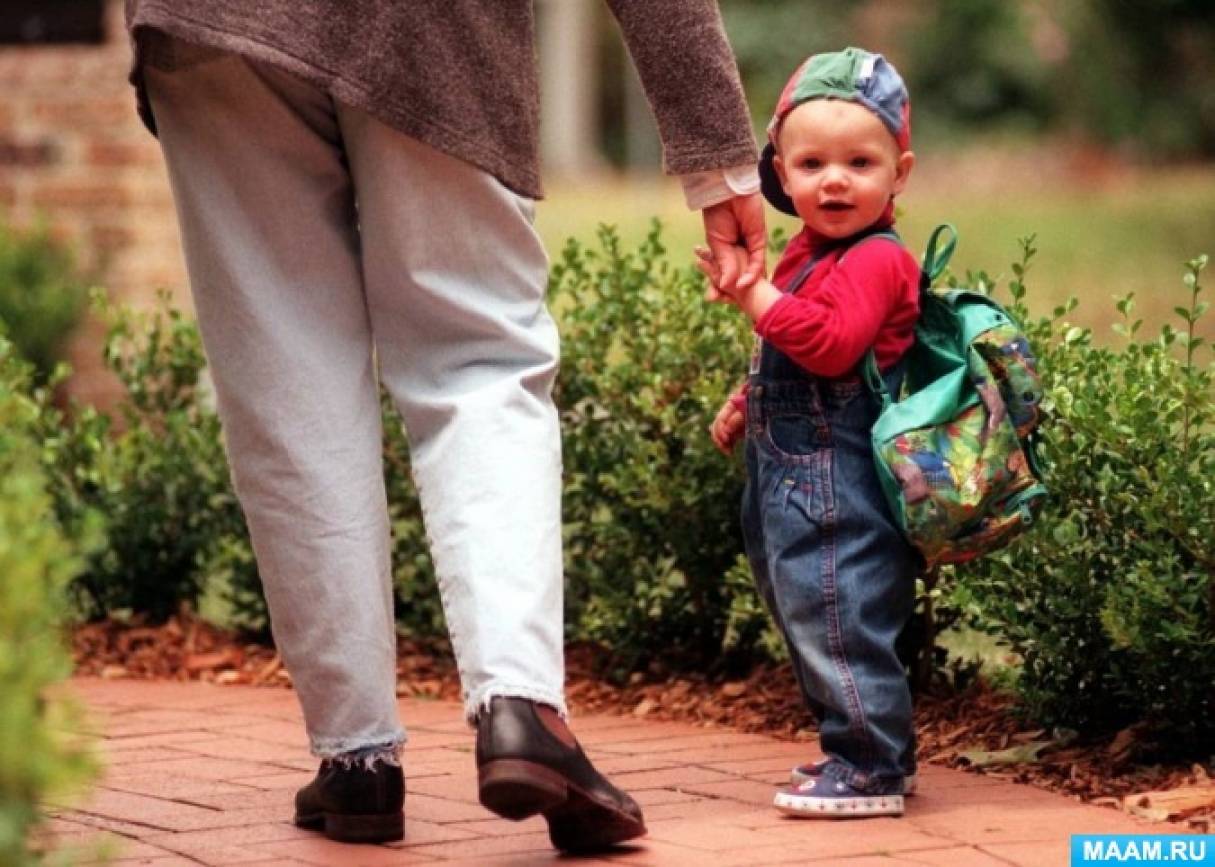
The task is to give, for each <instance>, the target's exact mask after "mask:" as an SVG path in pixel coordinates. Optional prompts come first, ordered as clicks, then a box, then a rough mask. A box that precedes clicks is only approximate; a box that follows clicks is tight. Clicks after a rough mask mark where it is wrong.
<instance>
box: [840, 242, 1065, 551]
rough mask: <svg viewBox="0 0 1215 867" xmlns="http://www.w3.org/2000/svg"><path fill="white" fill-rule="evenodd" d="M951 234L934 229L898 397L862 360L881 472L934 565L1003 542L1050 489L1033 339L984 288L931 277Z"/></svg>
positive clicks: (912, 537) (896, 507)
mask: <svg viewBox="0 0 1215 867" xmlns="http://www.w3.org/2000/svg"><path fill="white" fill-rule="evenodd" d="M946 231H948V232H949V233H950V237H949V240H948V242H947V244H946V245H945V246H944V248H943V249H942V250H941V251H940V252H939V253H938V252H937V244H938V241H939V239H940V237H941V235H942V234H943V233H944V232H946ZM956 242H957V233H956V232H955V231H954V229H953V227H952V226H939V227H938V228H937V229H936V231H934V232H933V234H932V237H931V238H930V240H929V243H928V251H927V253H925V256H924V263H923V269H922V277H921V286H920V319H919V321H918V322H917V324H916V333H915V338H916V339H915V343H914V345H913V346H912V348H911V349H909V350H908V352H907V355H906V362H905V368H906V374H905V375H904V378H903V386H902V389H901V390H900V394H899V395H898V397H897V398H895V397H892V396H891V395H890V394H889V392H888V391H887V389H886V386H885V384H884V383H883V381H882V378H881V376H880V375H879V373H878V370H877V364H876V361H875V360H874V357H873V353H872V351H871V352H870V353H869V354H868V355H867V356H866V358H865V361H864V363H863V366H862V370H863V373H864V378H865V381H866V382H867V383H868V385H869V387H870V389H872V390H873V392H874V393H875V394H877V395H878V396H879V397H880V398H881V400H882V411H881V414H880V415H879V416H878V419H877V422H876V423H875V424H874V427H873V433H872V438H873V451H874V462H875V463H876V465H877V470H878V477H879V479H880V480H881V483H882V488H883V490H884V491H885V493H886V499H887V500H888V502H889V503H890V508H891V511H892V512H893V513H894V516H895V519H896V522H897V523H898V525H899V526H900V528H901V529H902V530H903V533H904V535H905V536H906V537H907V539H908V541H909V542H910V543H911V544H912V545H913V546H914V547H915V548H916V549H917V550H918V551H919V552H920V553H921V554H922V555H923V557H924V561H925V565H926V567H927V568H929V569H931V568H934V567H936V566H938V565H943V564H948V563H964V562H966V561H967V560H972V559H974V558H975V557H979V556H981V555H983V554H986V553H988V552H989V551H992V550H994V549H996V548H999V547H1001V546H1003V545H1005V544H1007V543H1008V542H1009V541H1011V540H1012V539H1013V538H1014V537H1015V536H1017V535H1018V534H1019V533H1021V532H1022V531H1023V530H1024V529H1025V528H1026V527H1028V526H1029V525H1030V524H1031V523H1032V522H1033V519H1034V516H1035V514H1036V513H1037V512H1038V511H1039V509H1040V508H1041V506H1042V504H1043V501H1044V499H1045V497H1046V488H1045V486H1044V485H1043V484H1042V480H1041V473H1040V470H1039V463H1038V460H1037V455H1036V449H1037V443H1036V432H1037V429H1038V425H1039V423H1040V421H1041V411H1040V402H1041V400H1042V382H1041V379H1040V377H1039V375H1038V371H1037V366H1036V361H1035V359H1034V355H1033V352H1032V351H1031V350H1030V347H1029V342H1028V341H1027V340H1026V339H1025V335H1024V334H1023V333H1022V332H1021V329H1020V328H1019V327H1018V325H1017V324H1016V323H1015V322H1014V321H1013V319H1012V317H1011V316H1009V314H1008V312H1007V311H1006V310H1004V308H1003V307H1001V306H1000V305H999V304H997V303H996V302H995V301H993V300H992V299H991V298H988V297H987V296H986V295H983V294H981V293H977V292H969V291H965V290H959V289H951V290H940V291H937V290H932V289H930V288H929V287H930V285H931V283H932V281H933V280H934V279H935V278H936V277H937V276H939V275H940V273H941V271H942V270H944V268H945V265H946V263H947V262H948V261H949V257H950V255H951V254H952V253H953V248H954V246H955V244H956Z"/></svg>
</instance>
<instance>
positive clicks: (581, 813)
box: [477, 759, 646, 852]
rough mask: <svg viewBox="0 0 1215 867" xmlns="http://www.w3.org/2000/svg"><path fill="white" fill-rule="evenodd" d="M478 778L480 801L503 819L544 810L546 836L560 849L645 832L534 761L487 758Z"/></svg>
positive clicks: (610, 842) (591, 846)
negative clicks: (489, 760)
mask: <svg viewBox="0 0 1215 867" xmlns="http://www.w3.org/2000/svg"><path fill="white" fill-rule="evenodd" d="M477 782H478V795H479V797H480V801H481V804H482V805H483V806H484V807H486V809H488V810H490V811H492V812H494V813H496V814H497V815H499V816H501V817H502V818H504V819H510V820H512V821H516V822H517V821H519V820H521V819H527V818H529V817H531V816H535V815H536V814H542V815H543V816H544V818H545V819H546V820H547V821H548V836H549V839H550V840H551V841H552V843H553V845H554V846H555V847H556V848H558V849H560V850H562V851H563V852H593V851H597V850H600V849H607V848H610V847H612V846H616V845H618V844H620V843H623V842H625V841H626V840H632V839H634V838H635V837H640V836H641V835H642V834H644V833H645V832H646V827H645V823H644V822H642V821H640V820H638V819H637V818H636V817H634V816H632V815H630V814H629V813H625V812H623V811H622V810H618V809H617V808H616V807H614V806H612V805H610V804H605V803H603V802H602V801H599V800H596V799H595V798H594V797H593V796H592V795H591V794H590V793H589V792H585V791H583V790H582V789H580V788H579V787H578V786H575V785H574V784H573V783H571V782H570V781H569V780H568V779H566V778H565V777H563V776H562V775H561V774H559V773H557V772H556V771H554V770H552V769H551V768H547V767H545V766H544V765H540V764H536V763H535V762H529V761H525V760H523V759H497V760H495V761H492V762H487V763H486V764H484V765H482V766H481V768H480V769H478V771H477Z"/></svg>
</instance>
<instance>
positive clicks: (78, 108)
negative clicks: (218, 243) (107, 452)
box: [0, 0, 189, 403]
mask: <svg viewBox="0 0 1215 867" xmlns="http://www.w3.org/2000/svg"><path fill="white" fill-rule="evenodd" d="M129 63H130V49H129V47H128V43H127V38H126V32H125V30H124V28H123V22H122V2H121V0H107V6H106V40H105V42H104V44H100V45H48V46H12V45H0V218H6V219H7V220H8V221H10V222H12V223H15V224H17V225H29V224H31V223H34V222H36V221H39V220H44V221H45V222H46V223H47V224H49V225H50V227H51V228H52V230H53V231H54V233H55V234H56V235H57V236H58V237H60V238H62V239H64V240H66V241H68V242H69V243H70V244H71V245H72V247H73V248H74V249H75V251H76V253H77V255H78V258H79V260H80V263H81V264H82V265H83V266H84V267H85V268H86V269H87V270H88V273H89V274H90V275H91V276H92V279H93V280H94V281H95V282H96V283H97V284H98V285H101V286H104V287H105V288H106V290H107V291H108V292H109V294H110V296H111V297H112V298H114V299H117V300H121V301H125V302H130V303H132V304H135V305H138V306H144V305H147V304H149V303H150V302H151V301H152V299H153V298H154V296H155V292H156V290H157V289H158V288H167V289H169V290H170V291H171V292H172V293H173V294H174V297H175V300H176V303H178V304H180V305H183V306H185V305H188V303H189V299H188V297H187V294H186V291H185V287H186V280H185V271H184V265H183V263H182V258H181V252H180V246H179V240H178V236H177V227H176V220H175V218H174V214H173V202H172V199H171V197H170V194H169V186H168V179H167V177H166V174H165V169H164V164H163V161H162V159H161V156H160V150H159V148H158V146H157V144H156V140H155V139H154V138H152V136H151V135H149V134H148V133H147V131H146V130H145V129H144V128H143V125H142V124H141V123H140V121H139V118H138V116H137V115H136V114H135V101H134V94H133V92H132V90H131V87H130V86H129V85H128V84H127V81H126V76H127V70H128V66H129ZM100 338H101V328H100V326H99V324H98V323H96V322H88V323H86V324H85V325H84V326H83V327H82V328H81V329H80V332H79V333H78V334H77V335H76V336H75V337H74V339H73V340H72V344H71V346H70V347H69V352H68V354H69V360H70V361H71V363H72V366H73V368H74V369H75V370H76V375H75V376H74V377H73V380H72V382H71V384H70V391H71V392H72V394H73V395H75V396H77V397H79V398H81V399H82V400H88V401H92V402H98V403H106V402H108V400H109V399H111V398H112V397H113V395H114V392H115V389H116V383H115V382H114V381H113V380H112V379H111V378H110V377H109V375H108V374H107V373H105V371H104V368H103V366H102V364H101V357H100V345H99V341H100Z"/></svg>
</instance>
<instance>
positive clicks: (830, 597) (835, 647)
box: [819, 424, 874, 788]
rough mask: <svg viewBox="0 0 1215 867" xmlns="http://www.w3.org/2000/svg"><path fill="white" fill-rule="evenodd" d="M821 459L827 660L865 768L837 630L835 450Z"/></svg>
mask: <svg viewBox="0 0 1215 867" xmlns="http://www.w3.org/2000/svg"><path fill="white" fill-rule="evenodd" d="M822 429H823V430H825V431H826V433H827V435H828V436H829V435H830V429H829V428H828V427H827V425H826V424H824V425H822ZM823 457H824V460H823V461H822V463H821V466H820V468H819V469H820V472H821V473H822V474H823V481H824V483H825V485H824V486H823V490H824V491H825V492H826V494H827V496H826V497H825V499H824V506H825V507H826V508H825V511H826V517H827V520H826V521H825V526H824V528H823V529H824V531H825V535H826V539H825V540H824V543H825V544H824V548H825V549H826V553H827V556H825V557H824V558H823V590H824V594H823V595H824V597H825V601H826V603H827V612H828V614H827V640H828V644H829V646H830V648H831V660H832V662H834V663H835V668H836V672H837V673H838V674H839V677H840V681H841V683H842V684H843V687H844V695H845V697H846V699H847V702H848V710H849V713H848V727H849V728H850V729H851V730H852V732H853V735H855V736H857V737H858V739H859V740H860V742H861V744H862V747H863V749H864V759H865V764H866V766H867V767H872V765H873V752H874V751H873V742H872V739H871V738H870V737H869V727H868V724H867V722H866V720H865V710H864V707H863V706H862V705H861V698H860V693H859V692H858V691H857V688H856V681H855V679H854V678H853V676H852V669H851V668H850V667H849V665H848V657H847V654H846V653H845V651H844V636H843V631H842V630H841V629H840V614H839V588H838V582H837V580H836V579H837V577H838V576H837V574H836V568H835V515H836V504H835V488H834V486H833V484H832V481H833V475H834V474H833V473H832V464H833V462H834V459H835V449H834V448H828V449H826V450H824V452H823ZM848 776H849V779H848V780H847V782H848V784H849V785H850V786H853V787H854V788H858V787H857V786H856V785H855V784H854V780H857V781H859V780H861V779H867V777H866V775H865V774H863V773H858V772H856V771H850V772H849V775H848Z"/></svg>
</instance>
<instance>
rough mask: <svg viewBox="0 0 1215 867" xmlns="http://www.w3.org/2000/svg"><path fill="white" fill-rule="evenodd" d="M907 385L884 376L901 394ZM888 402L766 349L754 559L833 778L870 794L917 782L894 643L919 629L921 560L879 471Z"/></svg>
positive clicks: (757, 378) (749, 520)
mask: <svg viewBox="0 0 1215 867" xmlns="http://www.w3.org/2000/svg"><path fill="white" fill-rule="evenodd" d="M900 377H901V373H900V371H899V370H898V369H897V368H896V370H895V371H894V372H892V373H887V374H886V379H887V384H888V386H889V387H890V388H891V390H892V392H893V391H895V388H896V386H897V385H898V381H899V379H900ZM878 408H879V404H878V401H877V399H876V398H875V397H874V396H873V395H871V394H870V393H869V390H868V389H867V388H866V387H865V386H864V384H862V383H861V382H859V381H856V382H846V381H839V380H824V379H817V378H815V377H813V376H811V375H810V374H808V373H806V372H805V371H804V370H803V369H802V368H800V367H798V366H797V365H796V364H794V363H793V362H792V361H791V360H789V359H788V358H787V357H785V356H784V355H782V354H781V353H779V352H777V351H776V350H774V349H773V348H772V347H765V348H764V350H763V352H762V354H761V358H760V365H759V370H758V372H757V373H755V374H753V375H752V377H751V388H750V392H749V395H748V398H747V445H746V462H747V486H746V489H745V492H744V494H743V507H742V520H743V533H744V537H745V539H746V546H747V556H748V558H749V559H750V561H751V568H752V571H753V573H754V575H755V581H756V584H757V585H758V587H759V590H760V593H761V594H762V596H763V598H764V601H765V603H766V604H767V606H768V610H769V611H770V612H771V613H772V616H773V618H774V619H775V621H776V624H777V626H778V627H779V629H780V631H781V634H782V635H783V636H784V639H785V642H786V644H787V645H788V648H789V655H790V656H791V657H792V660H793V669H794V672H795V673H796V675H797V679H798V683H799V685H800V686H801V690H802V694H803V696H804V698H805V700H806V703H807V705H809V707H810V709H811V710H812V711H813V713H814V715H815V716H816V717H817V718H818V722H819V734H820V738H821V742H822V749H823V752H824V753H825V754H826V755H827V756H828V757H829V758H830V759H831V762H830V763H829V764H828V766H827V768H826V771H825V773H827V774H828V775H829V776H832V777H834V778H835V779H839V780H842V781H844V782H846V783H848V784H849V785H850V786H852V787H853V788H855V789H858V790H860V791H865V792H871V793H875V794H876V793H893V792H901V791H902V778H903V777H904V775H906V774H910V773H914V771H915V731H914V727H913V723H912V716H911V692H910V690H909V688H908V685H907V678H906V673H905V671H904V668H903V665H902V663H900V662H899V659H898V656H897V655H896V654H895V639H896V638H897V637H898V635H899V632H900V631H901V630H902V628H903V626H904V624H905V623H906V622H907V620H908V618H909V617H910V616H911V613H912V608H913V606H914V603H915V576H916V572H917V570H918V568H919V564H918V560H917V558H916V555H915V553H914V551H913V550H912V549H911V548H910V547H909V546H908V544H907V543H906V542H905V541H904V539H903V537H902V535H901V533H900V532H899V530H898V528H897V527H896V526H895V525H894V522H893V518H892V516H891V514H890V511H889V508H888V506H887V505H886V501H885V498H884V497H883V494H882V490H881V487H880V484H879V482H878V478H877V473H876V470H875V469H874V464H873V456H872V449H871V447H870V441H869V431H870V428H871V427H872V425H873V422H874V419H875V418H876V417H877V413H878Z"/></svg>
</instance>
